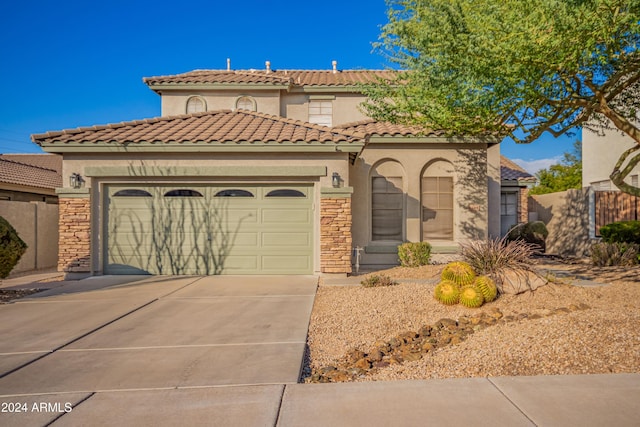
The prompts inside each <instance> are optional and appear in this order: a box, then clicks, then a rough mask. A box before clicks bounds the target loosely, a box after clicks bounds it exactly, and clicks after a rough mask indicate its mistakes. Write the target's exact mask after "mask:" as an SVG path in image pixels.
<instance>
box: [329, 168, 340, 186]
mask: <svg viewBox="0 0 640 427" xmlns="http://www.w3.org/2000/svg"><path fill="white" fill-rule="evenodd" d="M331 185H333V188H338V187H340V174H339V173H338V172H334V173H333V175H332V176H331Z"/></svg>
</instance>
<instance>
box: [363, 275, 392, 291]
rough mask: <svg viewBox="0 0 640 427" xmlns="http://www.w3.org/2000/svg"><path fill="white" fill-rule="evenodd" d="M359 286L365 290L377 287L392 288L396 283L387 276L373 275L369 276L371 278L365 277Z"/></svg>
mask: <svg viewBox="0 0 640 427" xmlns="http://www.w3.org/2000/svg"><path fill="white" fill-rule="evenodd" d="M360 284H361V285H362V286H364V287H365V288H375V287H378V286H394V285H397V284H398V282H396V281H395V280H393V279H392V278H391V277H389V276H387V275H384V274H380V275H377V274H374V275H371V276H369V277H367V278H366V279H364V280H363V281H361V282H360Z"/></svg>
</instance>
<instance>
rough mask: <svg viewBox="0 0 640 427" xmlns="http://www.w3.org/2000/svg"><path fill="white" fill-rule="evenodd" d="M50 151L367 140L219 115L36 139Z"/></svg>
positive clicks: (256, 116)
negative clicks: (78, 146)
mask: <svg viewBox="0 0 640 427" xmlns="http://www.w3.org/2000/svg"><path fill="white" fill-rule="evenodd" d="M31 139H32V140H33V142H35V143H37V144H39V145H41V146H46V145H50V144H58V145H59V144H61V143H62V144H65V143H98V142H100V143H120V144H125V143H127V144H128V143H156V142H162V143H185V142H190V143H212V142H216V143H225V142H236V143H241V142H244V143H246V142H249V143H252V142H264V143H267V142H276V143H281V142H292V143H296V142H319V143H327V142H328V143H341V142H346V143H351V142H365V139H366V138H365V135H362V134H360V133H358V132H354V131H348V130H334V129H331V128H328V127H325V126H320V125H314V124H310V123H305V122H301V121H298V120H292V119H287V118H283V117H279V116H272V115H269V114H263V113H257V112H251V111H245V110H236V111H231V110H220V111H208V112H203V113H195V114H185V115H180V116H169V117H158V118H153V119H146V120H136V121H131V122H123V123H118V124H109V125H103V126H92V127H84V128H77V129H68V130H63V131H57V132H47V133H44V134H38V135H31Z"/></svg>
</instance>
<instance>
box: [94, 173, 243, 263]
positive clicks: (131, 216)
mask: <svg viewBox="0 0 640 427" xmlns="http://www.w3.org/2000/svg"><path fill="white" fill-rule="evenodd" d="M131 170H132V174H133V173H134V172H135V171H139V169H137V168H131ZM164 172H165V173H168V171H166V170H164ZM154 174H155V175H157V172H156V171H154ZM155 175H154V176H155ZM140 176H145V174H142V175H140ZM147 185H148V184H147ZM189 187H190V186H188V185H180V183H179V182H176V183H175V184H173V185H160V184H159V185H158V186H156V187H154V188H153V189H152V192H153V193H154V194H151V193H148V192H147V193H148V194H149V196H147V197H143V198H140V197H122V198H117V199H116V198H115V197H110V198H109V199H108V200H107V204H108V207H107V211H108V215H109V217H108V231H107V233H106V236H105V237H106V239H107V248H106V249H107V251H106V252H107V253H106V256H107V257H108V265H107V268H108V270H109V271H110V272H116V273H123V272H124V273H126V272H131V271H136V272H137V273H138V274H140V272H144V273H147V274H171V275H189V274H198V275H200V274H203V275H218V274H222V273H223V272H224V270H225V267H226V266H227V262H228V258H229V256H230V254H231V252H232V250H233V248H234V247H235V245H236V240H237V237H238V234H239V232H240V230H241V228H242V225H243V222H244V221H246V220H247V219H249V218H251V217H252V216H253V214H252V213H251V212H249V213H246V214H244V215H242V216H238V215H234V214H233V212H232V210H231V209H230V207H229V202H230V200H229V197H215V196H214V195H213V194H209V192H211V191H212V189H211V188H208V187H204V186H193V187H192V189H188V188H189ZM132 188H133V187H132ZM134 199H137V200H134Z"/></svg>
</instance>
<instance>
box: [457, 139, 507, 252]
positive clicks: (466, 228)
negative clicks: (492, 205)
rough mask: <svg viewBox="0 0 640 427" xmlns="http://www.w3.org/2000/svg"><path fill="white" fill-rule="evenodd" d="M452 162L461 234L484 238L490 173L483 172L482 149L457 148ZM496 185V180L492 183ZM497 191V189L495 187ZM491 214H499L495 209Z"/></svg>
mask: <svg viewBox="0 0 640 427" xmlns="http://www.w3.org/2000/svg"><path fill="white" fill-rule="evenodd" d="M457 154H458V159H457V160H456V161H455V162H454V168H455V175H456V177H457V185H456V189H458V190H459V191H456V193H455V204H456V205H457V209H458V212H459V213H463V212H464V215H459V224H460V231H461V233H462V235H463V236H462V237H463V238H464V239H470V240H478V239H480V240H483V239H486V238H487V231H488V227H489V223H490V222H491V218H490V217H489V215H490V212H489V211H488V206H489V203H488V198H489V187H490V182H488V181H489V180H490V177H488V176H487V151H486V149H458V150H457ZM494 184H496V185H498V186H499V185H500V183H499V182H498V183H494ZM498 193H499V190H498ZM495 214H497V215H499V214H500V212H499V211H497V212H496V213H495Z"/></svg>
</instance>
